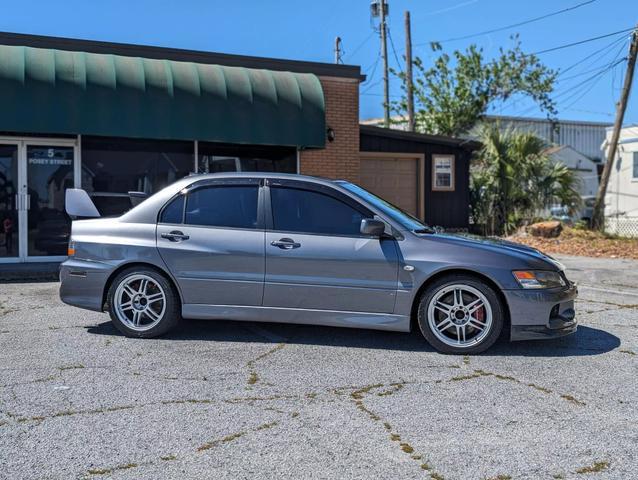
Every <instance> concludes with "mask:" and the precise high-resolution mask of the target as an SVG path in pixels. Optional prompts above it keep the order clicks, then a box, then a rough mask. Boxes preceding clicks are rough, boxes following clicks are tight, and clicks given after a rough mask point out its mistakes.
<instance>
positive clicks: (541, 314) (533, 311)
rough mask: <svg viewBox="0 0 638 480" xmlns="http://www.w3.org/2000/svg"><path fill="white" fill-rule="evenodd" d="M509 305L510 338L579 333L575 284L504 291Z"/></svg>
mask: <svg viewBox="0 0 638 480" xmlns="http://www.w3.org/2000/svg"><path fill="white" fill-rule="evenodd" d="M503 294H504V295H505V299H506V301H507V304H508V306H509V311H510V320H511V324H512V325H511V328H512V329H511V333H510V340H512V341H517V340H538V339H548V338H558V337H562V336H565V335H569V334H571V333H574V332H576V329H577V327H578V321H577V320H576V312H575V310H574V300H575V299H576V296H577V295H578V289H577V288H576V285H574V284H571V285H570V286H569V287H566V288H563V289H553V290H525V289H517V290H504V291H503Z"/></svg>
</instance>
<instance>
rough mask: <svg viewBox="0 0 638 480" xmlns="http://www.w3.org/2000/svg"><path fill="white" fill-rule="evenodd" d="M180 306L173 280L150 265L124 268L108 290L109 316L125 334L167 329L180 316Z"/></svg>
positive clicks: (148, 334)
mask: <svg viewBox="0 0 638 480" xmlns="http://www.w3.org/2000/svg"><path fill="white" fill-rule="evenodd" d="M179 307H180V302H179V298H178V296H177V293H176V292H175V290H174V288H173V286H172V284H171V283H170V282H169V281H168V279H166V277H164V276H163V275H161V274H160V273H158V272H156V271H155V270H153V269H150V268H132V269H128V270H124V271H123V272H121V273H120V274H119V275H118V276H117V277H116V278H115V279H114V280H113V282H112V283H111V287H110V289H109V292H108V309H109V314H110V316H111V320H112V321H113V324H114V325H115V327H116V328H117V329H118V330H119V331H121V332H122V333H123V334H124V335H126V336H127V337H142V338H151V337H157V336H159V335H162V334H164V333H166V332H168V331H169V330H171V329H173V328H174V327H175V326H176V325H177V324H178V322H179V320H180V308H179Z"/></svg>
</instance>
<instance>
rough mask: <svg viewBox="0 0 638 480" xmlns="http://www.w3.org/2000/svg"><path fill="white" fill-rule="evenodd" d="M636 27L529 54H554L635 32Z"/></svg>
mask: <svg viewBox="0 0 638 480" xmlns="http://www.w3.org/2000/svg"><path fill="white" fill-rule="evenodd" d="M635 29H636V27H631V28H625V29H624V30H618V31H617V32H612V33H607V34H605V35H599V36H598V37H592V38H586V39H585V40H579V41H578V42H572V43H567V44H565V45H559V46H558V47H553V48H547V49H545V50H540V51H538V52H534V53H531V54H530V55H540V54H542V53H548V52H555V51H556V50H561V49H563V48H569V47H575V46H576V45H582V44H583V43H589V42H593V41H594V40H600V39H601V38H607V37H611V36H613V35H618V34H619V33H625V32H630V31H632V30H635Z"/></svg>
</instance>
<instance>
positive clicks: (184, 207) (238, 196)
mask: <svg viewBox="0 0 638 480" xmlns="http://www.w3.org/2000/svg"><path fill="white" fill-rule="evenodd" d="M259 197H260V187H259V179H232V180H231V179H228V180H225V181H207V182H206V181H205V182H203V183H199V184H195V185H194V186H192V187H191V188H189V189H187V191H183V192H181V193H180V194H179V195H177V196H176V197H175V198H174V199H172V200H171V201H170V202H169V203H168V204H167V205H166V206H165V207H164V209H163V210H162V211H161V212H160V216H159V223H158V225H157V247H158V249H159V252H160V255H161V256H162V258H163V260H164V262H166V265H167V266H168V268H169V270H170V271H171V273H172V274H173V276H174V277H175V278H176V279H177V282H178V283H179V285H180V289H181V291H182V296H183V299H184V303H185V304H207V305H249V306H260V305H261V302H262V295H263V285H264V235H265V233H264V226H263V213H262V210H263V209H262V208H260V206H259Z"/></svg>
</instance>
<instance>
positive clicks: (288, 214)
mask: <svg viewBox="0 0 638 480" xmlns="http://www.w3.org/2000/svg"><path fill="white" fill-rule="evenodd" d="M270 197H271V201H272V211H273V227H274V229H275V230H281V231H287V232H300V233H318V234H324V235H349V236H359V235H360V234H361V233H360V228H361V220H362V219H363V218H366V215H364V214H363V213H362V212H360V211H358V210H357V209H355V208H353V207H351V206H350V205H348V204H346V203H344V202H342V201H340V200H337V199H336V198H334V197H331V196H329V195H324V194H322V193H319V192H313V191H310V190H300V189H296V188H284V187H272V188H271V189H270Z"/></svg>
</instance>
